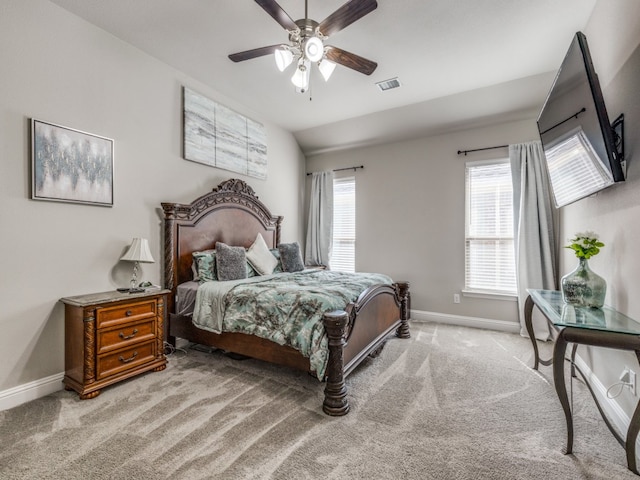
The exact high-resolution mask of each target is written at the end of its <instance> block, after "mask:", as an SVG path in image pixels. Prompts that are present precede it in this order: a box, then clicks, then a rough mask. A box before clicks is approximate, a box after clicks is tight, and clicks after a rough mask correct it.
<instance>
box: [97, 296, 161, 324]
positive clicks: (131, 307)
mask: <svg viewBox="0 0 640 480" xmlns="http://www.w3.org/2000/svg"><path fill="white" fill-rule="evenodd" d="M156 312H157V302H156V300H147V301H140V302H136V303H129V304H127V305H118V306H115V307H104V308H100V309H97V311H96V316H97V319H96V320H97V328H104V327H109V326H112V325H117V324H119V323H129V322H133V321H136V320H141V319H143V318H147V317H148V318H153V317H155V316H156Z"/></svg>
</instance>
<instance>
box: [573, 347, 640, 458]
mask: <svg viewBox="0 0 640 480" xmlns="http://www.w3.org/2000/svg"><path fill="white" fill-rule="evenodd" d="M575 361H576V365H577V367H578V368H579V369H580V370H581V371H582V373H584V376H585V377H587V380H588V381H589V384H590V385H591V389H592V390H593V394H594V396H596V397H597V399H598V403H599V404H600V407H601V408H602V411H603V412H604V414H605V415H606V416H607V418H608V419H609V422H611V424H612V425H613V426H614V427H615V429H616V430H617V431H618V433H620V434H621V436H622V438H626V436H627V434H626V432H627V430H628V429H629V424H630V423H631V418H630V417H629V415H627V414H626V412H625V411H624V410H623V409H622V407H621V406H620V404H619V403H618V402H616V401H615V399H613V398H609V397H607V387H605V386H604V385H603V383H602V382H601V381H600V379H599V378H598V377H597V376H596V375H595V373H593V371H592V370H591V369H590V368H589V366H588V365H587V364H586V363H585V361H584V360H583V359H582V358H580V355H576V360H575ZM577 375H578V378H579V374H577ZM639 442H640V438H639V439H638V441H636V451H640V448H638V447H639Z"/></svg>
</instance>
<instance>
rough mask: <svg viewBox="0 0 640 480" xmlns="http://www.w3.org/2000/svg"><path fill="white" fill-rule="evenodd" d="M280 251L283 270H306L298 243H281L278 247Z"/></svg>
mask: <svg viewBox="0 0 640 480" xmlns="http://www.w3.org/2000/svg"><path fill="white" fill-rule="evenodd" d="M278 250H279V251H280V260H281V261H282V269H283V270H284V271H285V272H300V271H301V270H304V262H303V261H302V254H301V253H300V245H299V244H298V242H293V243H281V244H280V245H278Z"/></svg>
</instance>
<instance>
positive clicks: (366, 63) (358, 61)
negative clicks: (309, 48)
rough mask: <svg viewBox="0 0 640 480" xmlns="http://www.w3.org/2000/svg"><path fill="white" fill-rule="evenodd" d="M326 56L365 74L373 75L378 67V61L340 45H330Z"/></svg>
mask: <svg viewBox="0 0 640 480" xmlns="http://www.w3.org/2000/svg"><path fill="white" fill-rule="evenodd" d="M325 57H326V58H327V59H328V60H331V61H332V62H335V63H339V64H340V65H343V66H345V67H347V68H351V69H353V70H356V71H358V72H360V73H364V74H365V75H371V74H372V73H373V72H374V70H375V69H376V68H377V67H378V64H377V63H376V62H372V61H371V60H367V59H366V58H364V57H361V56H359V55H356V54H355V53H351V52H347V51H346V50H342V49H341V48H338V47H332V46H328V47H327V50H326V53H325Z"/></svg>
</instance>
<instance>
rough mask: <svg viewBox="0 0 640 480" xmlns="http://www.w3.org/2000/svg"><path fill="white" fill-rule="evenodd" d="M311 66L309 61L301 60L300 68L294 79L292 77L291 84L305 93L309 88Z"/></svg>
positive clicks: (297, 69)
mask: <svg viewBox="0 0 640 480" xmlns="http://www.w3.org/2000/svg"><path fill="white" fill-rule="evenodd" d="M310 66H311V65H310V62H309V60H302V59H300V62H298V68H296V71H295V73H294V74H293V77H291V83H293V84H294V85H295V86H296V87H297V88H298V89H300V90H301V91H303V92H304V91H305V90H306V89H307V88H309V73H310V68H309V67H310Z"/></svg>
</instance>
